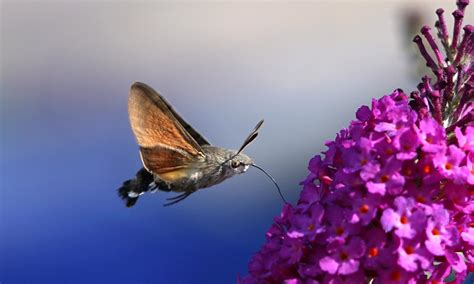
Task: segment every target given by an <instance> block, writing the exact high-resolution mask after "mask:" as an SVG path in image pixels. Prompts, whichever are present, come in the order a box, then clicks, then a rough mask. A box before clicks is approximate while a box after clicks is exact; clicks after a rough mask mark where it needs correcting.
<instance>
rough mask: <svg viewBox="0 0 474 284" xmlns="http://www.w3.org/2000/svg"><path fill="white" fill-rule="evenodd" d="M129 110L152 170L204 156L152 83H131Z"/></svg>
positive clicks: (178, 165)
mask: <svg viewBox="0 0 474 284" xmlns="http://www.w3.org/2000/svg"><path fill="white" fill-rule="evenodd" d="M128 114H129V118H130V124H131V127H132V130H133V133H134V134H135V137H136V139H137V142H138V145H139V146H140V150H141V156H142V161H143V164H144V166H145V168H146V169H147V170H149V171H150V172H153V173H156V174H164V173H166V172H169V171H174V170H177V169H183V168H186V167H189V166H190V165H191V164H193V163H195V162H196V161H198V160H199V159H200V158H202V157H203V151H202V149H201V147H200V146H199V144H198V143H197V142H196V141H195V140H194V138H193V137H192V136H191V135H190V134H189V133H188V132H187V131H186V129H185V128H184V127H183V126H182V125H181V124H180V122H179V121H178V120H177V119H176V117H175V116H174V115H173V113H172V112H171V111H170V108H169V107H168V104H167V103H165V101H164V100H163V98H162V97H161V96H160V95H159V94H158V93H157V92H156V91H155V90H153V89H152V88H151V87H149V86H147V85H145V84H143V83H135V84H133V85H132V87H131V89H130V94H129V100H128Z"/></svg>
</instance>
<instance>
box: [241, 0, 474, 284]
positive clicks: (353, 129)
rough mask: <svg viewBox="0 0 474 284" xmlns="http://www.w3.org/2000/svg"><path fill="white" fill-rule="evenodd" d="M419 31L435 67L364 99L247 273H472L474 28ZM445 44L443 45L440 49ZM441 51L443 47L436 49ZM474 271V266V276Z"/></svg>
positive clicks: (270, 277)
mask: <svg viewBox="0 0 474 284" xmlns="http://www.w3.org/2000/svg"><path fill="white" fill-rule="evenodd" d="M468 3H469V1H467V0H458V2H457V7H458V10H456V11H455V12H454V13H453V15H454V17H455V21H454V32H453V37H452V39H450V37H449V35H448V30H447V27H446V23H445V19H444V16H443V15H444V11H443V10H442V9H438V10H437V11H436V13H437V14H438V21H437V23H436V27H437V28H438V37H439V39H440V41H441V45H438V44H437V43H436V41H435V39H434V36H433V34H432V32H431V29H430V28H429V27H427V26H424V27H423V28H422V30H421V33H422V34H423V36H424V38H425V39H426V41H427V42H428V45H426V46H429V47H430V48H431V49H432V52H430V51H428V50H427V49H426V46H425V44H424V43H423V39H422V38H421V36H417V37H415V39H414V41H415V43H416V44H417V45H418V47H419V49H420V53H421V55H422V56H423V57H424V58H425V60H426V62H427V66H429V67H430V68H431V70H432V71H433V73H434V75H435V78H430V77H428V76H425V77H423V78H422V81H421V83H420V84H419V85H418V86H417V88H418V90H417V91H414V92H412V93H410V95H409V96H408V95H406V94H405V93H404V92H403V91H402V90H399V89H398V90H395V91H394V92H392V93H391V94H389V95H386V96H383V97H382V98H380V99H377V100H376V99H374V100H372V103H371V106H362V107H360V108H359V110H358V111H357V112H356V120H353V121H352V122H351V123H350V125H349V126H348V128H346V129H342V130H341V131H340V132H339V133H338V134H337V135H336V138H335V139H334V141H329V142H327V143H326V146H327V150H326V151H325V152H324V153H323V154H322V155H316V156H315V157H313V158H312V159H311V160H310V162H309V165H308V170H309V173H308V176H307V177H306V179H305V180H304V181H302V182H301V185H302V186H303V189H302V192H301V195H300V199H299V201H298V203H297V204H296V205H295V206H292V205H290V204H285V205H284V207H283V210H282V212H281V214H280V216H278V217H276V218H275V219H274V224H273V225H272V226H271V228H270V229H269V230H268V232H267V234H266V242H265V244H264V245H263V247H262V248H261V250H260V251H259V252H257V253H256V254H255V255H254V256H253V257H252V259H251V261H250V263H249V275H248V276H246V277H245V278H243V279H240V280H239V282H241V283H294V284H296V283H298V284H309V283H311V284H315V283H374V284H377V283H399V284H400V283H439V282H443V281H444V280H445V279H446V277H448V276H449V275H450V274H451V273H452V272H454V273H455V274H456V280H455V282H454V283H461V282H462V280H463V279H464V278H465V277H466V275H467V273H468V272H474V102H473V99H474V63H473V61H474V60H473V59H474V28H473V26H471V25H466V26H465V27H464V28H463V29H461V25H462V19H463V17H462V16H463V14H464V13H467V9H466V6H467V5H468ZM440 46H442V47H443V49H444V54H443V53H442V51H441V50H440ZM430 53H432V54H434V55H435V57H436V58H435V60H433V58H432V57H431V55H430ZM470 277H471V276H470Z"/></svg>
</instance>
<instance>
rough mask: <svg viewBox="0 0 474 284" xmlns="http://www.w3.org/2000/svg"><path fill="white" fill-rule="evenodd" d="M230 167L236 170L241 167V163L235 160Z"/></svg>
mask: <svg viewBox="0 0 474 284" xmlns="http://www.w3.org/2000/svg"><path fill="white" fill-rule="evenodd" d="M230 166H231V167H232V168H234V169H235V168H238V167H239V166H240V162H238V161H235V160H232V161H231V162H230Z"/></svg>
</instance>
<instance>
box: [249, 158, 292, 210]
mask: <svg viewBox="0 0 474 284" xmlns="http://www.w3.org/2000/svg"><path fill="white" fill-rule="evenodd" d="M252 167H255V168H257V169H259V170H261V171H262V172H263V173H264V174H265V175H266V176H267V177H268V178H270V180H271V181H272V182H273V184H275V186H276V188H277V189H278V193H279V194H280V197H281V199H282V200H283V202H284V203H288V202H287V201H286V200H285V197H283V194H282V193H281V190H280V187H279V186H278V184H277V182H276V181H275V179H274V178H273V177H272V176H271V175H270V174H269V173H267V172H266V171H265V170H264V169H263V168H261V167H259V166H257V165H255V164H252Z"/></svg>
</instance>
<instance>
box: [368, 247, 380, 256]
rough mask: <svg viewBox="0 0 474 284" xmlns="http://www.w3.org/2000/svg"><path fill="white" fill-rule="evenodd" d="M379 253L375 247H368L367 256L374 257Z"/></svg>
mask: <svg viewBox="0 0 474 284" xmlns="http://www.w3.org/2000/svg"><path fill="white" fill-rule="evenodd" d="M378 254H379V250H378V249H377V248H370V249H369V257H375V256H377V255H378Z"/></svg>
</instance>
